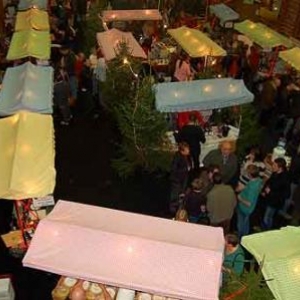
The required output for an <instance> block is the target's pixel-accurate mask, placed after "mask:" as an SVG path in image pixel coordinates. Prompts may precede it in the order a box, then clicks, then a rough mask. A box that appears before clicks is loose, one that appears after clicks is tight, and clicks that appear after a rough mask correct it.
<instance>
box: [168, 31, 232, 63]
mask: <svg viewBox="0 0 300 300" xmlns="http://www.w3.org/2000/svg"><path fill="white" fill-rule="evenodd" d="M168 33H169V34H170V35H171V36H172V37H173V38H174V39H175V40H176V42H177V43H178V44H180V46H181V47H182V48H183V49H184V50H185V51H186V52H187V53H188V54H189V55H190V56H191V57H203V56H225V55H226V51H225V50H224V49H223V48H221V47H220V46H219V45H218V44H216V43H215V42H214V41H213V40H211V39H210V38H209V37H208V36H207V35H205V34H204V33H203V32H201V31H199V30H197V29H191V28H188V27H185V26H182V27H180V28H177V29H169V30H168Z"/></svg>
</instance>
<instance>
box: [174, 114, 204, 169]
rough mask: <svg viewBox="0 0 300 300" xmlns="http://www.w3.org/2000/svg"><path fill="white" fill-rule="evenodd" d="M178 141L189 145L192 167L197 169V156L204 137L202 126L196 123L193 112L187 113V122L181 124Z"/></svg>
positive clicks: (198, 164)
mask: <svg viewBox="0 0 300 300" xmlns="http://www.w3.org/2000/svg"><path fill="white" fill-rule="evenodd" d="M179 141H180V142H186V143H187V144H188V145H189V147H190V151H191V156H192V159H193V163H194V168H195V170H199V166H200V162H199V156H200V153H201V145H200V143H202V144H204V143H205V141H206V139H205V134H204V132H203V130H202V128H201V127H200V126H199V125H198V124H197V117H196V115H195V114H191V115H189V122H188V124H187V125H185V126H183V127H182V128H181V130H180V131H179Z"/></svg>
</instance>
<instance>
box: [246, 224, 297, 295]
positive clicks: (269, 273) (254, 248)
mask: <svg viewBox="0 0 300 300" xmlns="http://www.w3.org/2000/svg"><path fill="white" fill-rule="evenodd" d="M242 245H243V246H244V247H245V248H246V249H247V251H249V252H250V253H251V254H252V255H253V256H254V257H255V258H256V260H257V261H258V263H259V264H260V267H261V270H262V273H263V275H264V278H265V281H266V283H267V285H268V286H269V288H270V290H271V291H272V293H273V295H274V297H275V298H276V299H278V300H294V299H297V298H298V297H299V295H300V286H299V279H300V252H299V249H300V229H299V227H285V228H281V229H280V230H272V231H267V232H262V233H257V234H252V235H249V236H245V237H243V239H242Z"/></svg>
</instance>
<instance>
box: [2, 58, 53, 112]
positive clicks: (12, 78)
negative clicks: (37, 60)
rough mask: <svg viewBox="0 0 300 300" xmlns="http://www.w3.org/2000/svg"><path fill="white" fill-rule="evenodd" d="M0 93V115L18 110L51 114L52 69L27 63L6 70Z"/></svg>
mask: <svg viewBox="0 0 300 300" xmlns="http://www.w3.org/2000/svg"><path fill="white" fill-rule="evenodd" d="M2 86H3V87H2V90H1V92H0V115H1V116H7V115H12V114H15V113H17V112H18V111H20V110H27V111H31V112H37V113H44V114H51V113H52V110H53V109H52V97H53V69H52V68H51V67H40V66H36V65H33V64H32V63H30V62H27V63H25V64H23V65H20V66H17V67H14V68H8V69H7V71H6V73H5V75H4V79H3V84H2Z"/></svg>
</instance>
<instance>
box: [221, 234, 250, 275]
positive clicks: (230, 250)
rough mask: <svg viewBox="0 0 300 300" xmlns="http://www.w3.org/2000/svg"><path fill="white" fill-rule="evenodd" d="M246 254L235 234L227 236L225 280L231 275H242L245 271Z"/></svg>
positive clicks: (224, 264) (224, 266)
mask: <svg viewBox="0 0 300 300" xmlns="http://www.w3.org/2000/svg"><path fill="white" fill-rule="evenodd" d="M244 263H245V253H244V250H243V248H242V247H241V246H240V244H239V239H238V237H237V236H236V235H234V234H227V235H226V236H225V253H224V262H223V268H222V270H223V272H224V278H225V279H227V278H228V277H229V276H228V275H229V274H231V273H234V274H235V275H237V276H240V275H242V273H243V271H244Z"/></svg>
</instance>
